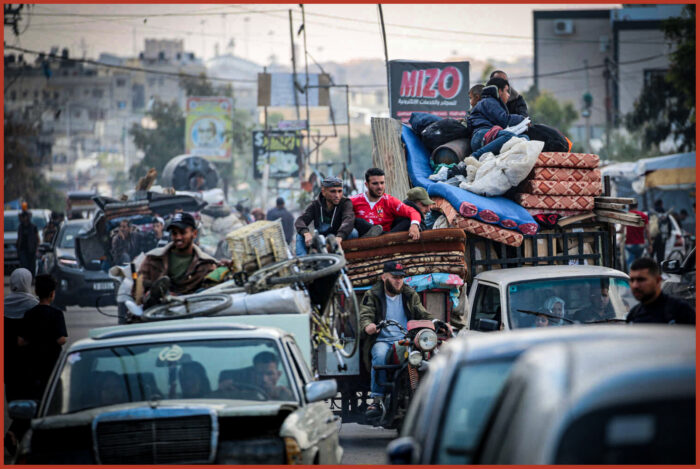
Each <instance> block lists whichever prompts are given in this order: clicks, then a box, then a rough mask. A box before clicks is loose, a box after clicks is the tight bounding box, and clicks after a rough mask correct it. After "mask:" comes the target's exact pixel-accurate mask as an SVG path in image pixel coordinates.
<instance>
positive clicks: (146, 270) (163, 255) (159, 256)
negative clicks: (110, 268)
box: [132, 242, 218, 298]
mask: <svg viewBox="0 0 700 469" xmlns="http://www.w3.org/2000/svg"><path fill="white" fill-rule="evenodd" d="M172 247H173V243H172V242H171V243H168V244H166V245H165V246H163V247H162V248H156V249H152V250H151V251H149V252H147V253H146V258H145V259H144V260H143V262H142V263H141V267H140V268H139V277H141V278H142V279H143V285H144V286H145V287H146V288H150V286H151V285H152V284H153V282H155V281H156V280H157V279H159V278H160V277H162V276H163V275H166V274H167V273H168V251H170V249H171V248H172ZM217 265H218V262H217V260H216V259H214V258H213V257H211V256H210V255H209V254H207V253H205V252H204V251H202V250H201V249H200V248H199V246H197V245H196V244H195V245H194V256H193V258H192V262H191V263H190V266H189V267H188V268H187V271H186V272H185V276H184V278H183V279H182V280H180V281H179V282H176V281H175V280H173V279H172V278H171V279H170V291H172V292H173V293H176V294H179V295H184V294H187V293H193V292H195V291H197V289H198V288H199V287H200V286H201V285H202V282H203V281H204V277H206V276H207V274H209V272H211V271H212V270H214V269H216V267H217ZM134 288H136V282H135V283H134ZM133 293H134V292H133V291H132V295H133ZM134 298H136V296H135V295H134Z"/></svg>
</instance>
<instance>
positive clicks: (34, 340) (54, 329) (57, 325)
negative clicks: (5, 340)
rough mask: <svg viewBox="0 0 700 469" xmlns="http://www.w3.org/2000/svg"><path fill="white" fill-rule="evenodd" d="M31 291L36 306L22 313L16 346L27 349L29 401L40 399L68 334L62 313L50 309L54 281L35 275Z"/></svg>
mask: <svg viewBox="0 0 700 469" xmlns="http://www.w3.org/2000/svg"><path fill="white" fill-rule="evenodd" d="M34 289H35V291H36V294H37V296H38V297H39V304H38V305H36V306H34V307H33V308H32V309H30V310H29V311H27V312H26V313H24V318H23V319H22V324H21V326H20V332H19V340H18V343H19V345H20V346H25V345H26V346H27V355H28V357H27V360H28V361H27V364H28V368H29V369H30V370H31V371H30V376H31V377H30V383H29V388H30V389H31V395H32V396H33V397H32V398H33V399H36V400H41V396H42V394H43V393H44V388H45V387H46V384H47V383H48V381H49V376H50V375H51V371H52V370H53V367H54V365H55V364H56V361H57V360H58V357H59V356H60V355H61V348H62V346H63V344H65V343H66V337H68V332H67V330H66V321H65V318H64V317H63V312H62V311H61V310H60V309H58V308H54V307H53V306H51V303H53V300H54V298H55V297H56V281H55V280H54V279H53V278H52V277H51V276H50V275H37V276H36V280H35V286H34Z"/></svg>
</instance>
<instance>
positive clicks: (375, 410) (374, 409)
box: [365, 404, 382, 418]
mask: <svg viewBox="0 0 700 469" xmlns="http://www.w3.org/2000/svg"><path fill="white" fill-rule="evenodd" d="M381 414H382V409H381V408H380V407H379V404H370V405H368V406H367V410H366V411H365V417H370V418H371V417H379V416H380V415H381Z"/></svg>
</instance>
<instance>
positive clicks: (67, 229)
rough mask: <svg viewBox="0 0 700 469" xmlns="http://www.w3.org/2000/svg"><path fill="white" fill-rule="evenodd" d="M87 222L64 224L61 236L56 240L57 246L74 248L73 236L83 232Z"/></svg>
mask: <svg viewBox="0 0 700 469" xmlns="http://www.w3.org/2000/svg"><path fill="white" fill-rule="evenodd" d="M87 227H88V224H87V223H85V224H80V225H76V224H71V225H66V226H64V227H63V229H62V230H61V238H60V239H59V240H58V247H59V248H70V249H72V248H75V237H76V236H77V235H79V234H81V233H83V232H85V230H86V228H87Z"/></svg>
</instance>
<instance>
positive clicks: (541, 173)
mask: <svg viewBox="0 0 700 469" xmlns="http://www.w3.org/2000/svg"><path fill="white" fill-rule="evenodd" d="M529 179H544V180H545V181H571V182H576V181H600V180H601V175H600V170H599V169H579V168H547V167H542V168H535V169H533V170H532V172H531V173H530V176H529Z"/></svg>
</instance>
